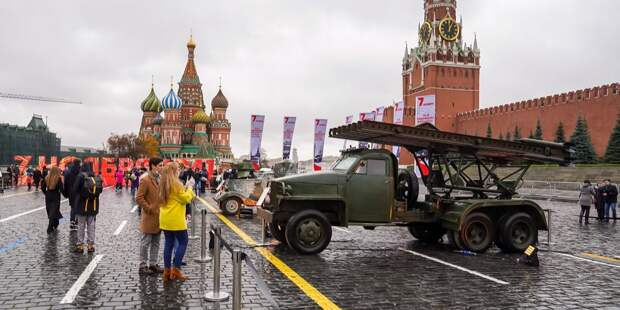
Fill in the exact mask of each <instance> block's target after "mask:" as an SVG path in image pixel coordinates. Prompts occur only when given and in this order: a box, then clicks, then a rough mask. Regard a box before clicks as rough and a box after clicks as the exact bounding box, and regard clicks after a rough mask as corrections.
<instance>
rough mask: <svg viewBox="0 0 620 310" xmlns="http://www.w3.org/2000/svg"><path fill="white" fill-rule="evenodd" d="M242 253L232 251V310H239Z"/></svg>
mask: <svg viewBox="0 0 620 310" xmlns="http://www.w3.org/2000/svg"><path fill="white" fill-rule="evenodd" d="M243 256H244V253H243V252H241V251H239V250H234V251H233V253H232V260H233V291H232V296H233V303H232V304H233V310H241V264H242V263H243Z"/></svg>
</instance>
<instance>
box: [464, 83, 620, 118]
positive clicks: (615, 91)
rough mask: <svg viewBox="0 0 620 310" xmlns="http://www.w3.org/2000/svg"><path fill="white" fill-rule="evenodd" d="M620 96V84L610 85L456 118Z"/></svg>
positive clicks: (469, 113)
mask: <svg viewBox="0 0 620 310" xmlns="http://www.w3.org/2000/svg"><path fill="white" fill-rule="evenodd" d="M619 94H620V84H618V83H613V84H609V85H602V86H596V87H593V88H586V89H580V90H577V91H571V92H568V93H561V94H556V95H553V96H546V97H541V98H537V99H530V100H523V101H519V102H513V103H508V104H504V105H500V106H495V107H490V108H484V109H479V110H475V111H469V112H463V113H458V114H457V115H456V116H457V118H458V119H459V120H461V121H464V120H470V119H478V118H479V117H482V116H486V115H491V114H497V113H506V112H512V111H519V110H528V109H531V108H543V107H545V106H547V107H548V106H552V105H557V104H564V103H573V102H577V103H580V102H592V101H596V100H597V99H600V98H602V97H605V96H609V95H615V96H617V95H619Z"/></svg>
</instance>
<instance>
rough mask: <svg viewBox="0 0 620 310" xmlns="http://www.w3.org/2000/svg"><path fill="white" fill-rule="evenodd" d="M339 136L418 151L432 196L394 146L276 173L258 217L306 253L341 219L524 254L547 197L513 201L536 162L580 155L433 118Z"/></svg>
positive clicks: (335, 132)
mask: <svg viewBox="0 0 620 310" xmlns="http://www.w3.org/2000/svg"><path fill="white" fill-rule="evenodd" d="M330 137H333V138H342V139H347V140H357V141H367V142H372V143H375V144H379V145H384V146H387V145H397V146H400V147H402V148H404V149H406V150H408V151H409V152H410V153H411V154H412V155H413V158H414V160H415V162H416V163H417V166H418V168H419V172H420V177H421V180H422V183H423V184H424V185H425V187H426V189H427V193H426V194H424V195H420V191H419V190H420V188H419V186H418V177H417V176H416V174H415V173H414V172H413V169H399V167H398V161H397V159H396V157H395V156H394V155H393V154H392V153H391V152H389V151H387V150H384V149H353V150H347V151H343V152H342V157H341V158H340V159H339V160H338V161H337V162H336V163H335V164H334V165H333V166H332V169H330V170H329V171H324V172H317V173H309V174H302V175H295V176H287V177H283V178H278V179H274V180H272V181H271V182H270V184H269V187H268V188H269V195H268V199H265V202H264V203H263V205H262V207H259V208H258V216H259V217H260V218H262V219H263V220H265V222H266V223H267V225H268V227H269V231H270V233H271V235H272V236H273V237H274V238H275V239H277V240H279V241H281V242H286V243H288V245H289V246H290V247H291V248H293V249H295V250H296V251H297V252H299V253H302V254H314V253H319V252H321V251H323V250H324V249H325V248H326V247H327V246H328V244H329V242H330V240H331V235H332V226H343V227H347V226H352V225H357V226H363V227H364V228H366V229H374V228H375V227H377V226H404V227H407V228H408V230H409V232H410V233H411V234H412V235H413V236H414V237H415V238H417V239H419V240H421V241H424V242H426V243H435V242H438V241H439V240H441V239H442V238H443V236H444V235H447V239H448V241H449V242H450V243H451V244H452V245H453V246H454V247H456V248H459V249H466V250H469V251H473V252H484V251H486V250H487V249H488V248H489V247H491V246H492V245H493V244H495V245H496V246H498V247H499V248H500V249H501V250H503V251H506V252H516V251H523V250H524V249H525V248H527V246H528V245H530V244H535V243H536V242H537V241H538V231H539V230H547V223H546V218H545V214H544V211H543V210H542V209H541V207H540V206H539V205H538V204H536V203H535V202H533V201H531V200H525V199H514V198H513V197H514V196H515V195H516V194H517V192H516V189H517V188H518V187H519V186H520V184H521V182H522V178H523V176H524V175H525V172H526V171H527V169H528V168H529V166H530V165H531V164H533V163H559V164H562V165H565V164H569V163H570V160H571V156H572V150H571V146H570V145H568V144H564V145H563V144H558V143H552V142H546V141H538V140H530V139H522V140H519V141H504V140H496V139H490V138H481V137H476V136H469V135H462V134H455V133H449V132H442V131H439V130H437V129H436V128H435V127H433V126H431V125H428V124H423V125H421V126H416V127H409V126H402V125H394V124H386V123H378V122H371V121H363V122H358V123H354V124H350V125H346V126H341V127H338V128H333V129H331V130H330ZM418 196H420V197H418Z"/></svg>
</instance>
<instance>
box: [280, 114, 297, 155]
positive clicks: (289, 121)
mask: <svg viewBox="0 0 620 310" xmlns="http://www.w3.org/2000/svg"><path fill="white" fill-rule="evenodd" d="M296 120H297V118H296V117H294V116H285V117H284V132H283V144H282V159H284V160H286V159H289V158H290V157H291V145H292V144H293V132H294V131H295V122H296Z"/></svg>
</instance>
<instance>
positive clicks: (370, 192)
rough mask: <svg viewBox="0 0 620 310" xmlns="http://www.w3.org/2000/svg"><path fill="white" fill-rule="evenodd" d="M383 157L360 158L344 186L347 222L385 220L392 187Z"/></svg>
mask: <svg viewBox="0 0 620 310" xmlns="http://www.w3.org/2000/svg"><path fill="white" fill-rule="evenodd" d="M388 163H389V162H388V161H387V160H386V159H362V160H360V162H359V164H358V165H357V167H356V168H355V169H354V170H353V171H352V174H351V175H350V177H349V181H348V182H347V188H346V197H347V209H348V210H347V211H348V217H349V222H365V223H371V222H387V221H388V220H389V209H390V203H391V202H390V197H391V193H392V192H393V191H394V185H393V179H392V176H391V172H390V171H391V169H389V168H388V167H389V166H388Z"/></svg>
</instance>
